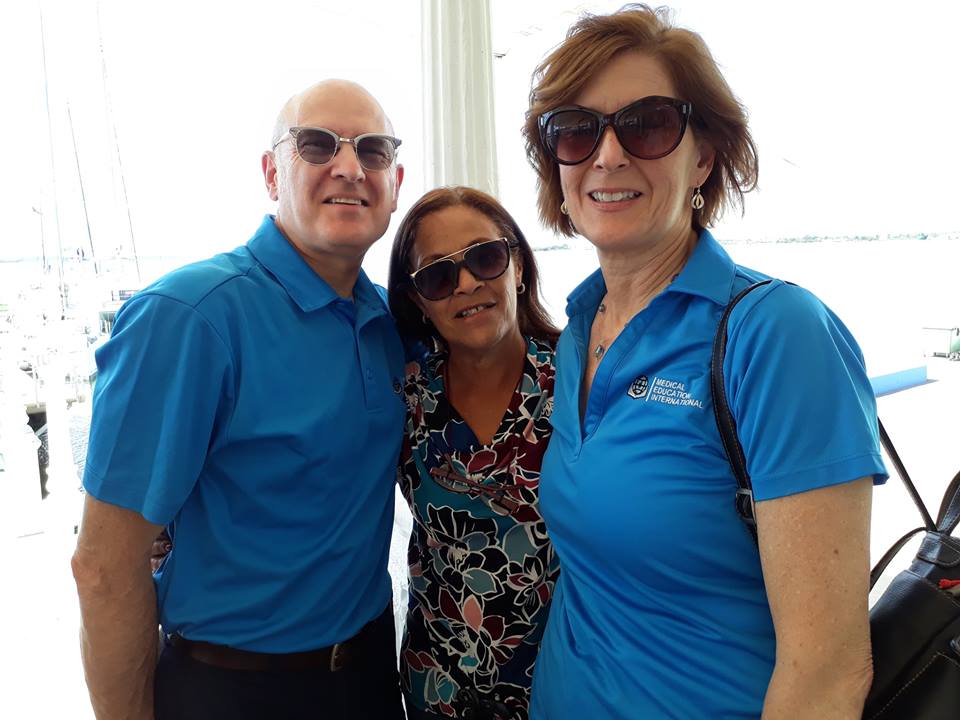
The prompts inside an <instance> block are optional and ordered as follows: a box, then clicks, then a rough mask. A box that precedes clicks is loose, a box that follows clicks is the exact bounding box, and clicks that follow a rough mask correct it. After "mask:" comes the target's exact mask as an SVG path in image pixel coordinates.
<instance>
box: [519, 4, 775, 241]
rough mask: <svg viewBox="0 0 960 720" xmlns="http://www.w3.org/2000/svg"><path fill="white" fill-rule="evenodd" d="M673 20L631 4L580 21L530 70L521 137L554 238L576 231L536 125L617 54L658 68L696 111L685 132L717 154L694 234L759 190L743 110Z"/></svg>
mask: <svg viewBox="0 0 960 720" xmlns="http://www.w3.org/2000/svg"><path fill="white" fill-rule="evenodd" d="M670 14H671V13H670V9H669V8H665V7H659V8H656V9H653V8H651V7H649V6H648V5H639V4H632V5H625V6H624V7H623V8H621V9H620V10H619V11H617V12H615V13H613V14H611V15H589V14H588V15H584V16H582V17H581V18H580V19H579V20H578V21H577V22H576V23H574V24H573V25H572V26H571V27H570V29H569V30H568V31H567V37H566V39H565V40H564V41H563V42H562V43H560V45H558V46H557V47H556V49H554V51H553V52H551V53H550V55H548V56H547V58H546V59H545V60H544V61H543V62H541V63H540V65H539V66H538V67H537V69H536V70H534V73H533V82H532V87H531V90H530V107H529V108H528V109H527V114H526V122H525V123H524V126H523V134H524V138H525V144H526V149H527V159H528V160H529V161H530V164H531V165H532V166H533V169H534V170H536V172H537V175H538V176H539V178H540V182H539V184H538V188H539V190H538V197H537V205H538V207H539V210H540V219H541V220H542V221H543V223H544V224H545V225H546V226H547V227H549V228H551V229H553V230H555V231H556V232H559V233H561V234H563V235H573V234H574V233H575V229H574V227H573V224H572V223H571V222H570V218H569V217H568V216H567V215H564V214H563V213H561V212H560V203H561V202H562V200H563V192H562V190H561V188H560V170H559V168H558V166H557V164H556V163H555V162H554V161H553V160H552V159H551V158H550V156H549V155H547V153H546V151H545V150H544V148H543V145H542V144H541V141H540V132H539V127H538V120H539V118H540V116H541V115H542V114H543V113H545V112H546V111H548V110H552V109H553V108H556V107H560V106H562V105H566V104H569V103H570V102H572V100H573V98H574V97H576V96H577V95H578V94H579V93H580V91H581V90H582V89H583V87H584V86H585V85H586V84H587V83H589V82H590V80H591V78H592V76H593V72H594V70H595V69H596V68H601V67H603V66H604V65H605V64H606V63H608V62H610V60H611V59H613V57H614V56H615V55H618V54H620V53H622V52H627V51H638V52H641V53H647V54H649V55H650V56H651V57H653V58H655V59H657V60H658V61H660V62H661V63H662V64H663V66H664V68H665V69H666V71H667V74H668V75H669V76H670V79H671V80H672V81H673V85H674V88H675V89H676V91H677V93H679V95H680V98H681V99H683V100H688V101H689V102H691V103H692V104H693V114H692V117H691V119H690V125H691V127H692V128H693V130H694V132H695V133H696V135H697V137H698V138H701V139H703V140H705V141H706V142H707V143H709V144H710V145H711V147H713V149H714V151H715V152H716V159H715V161H714V169H713V172H711V173H710V176H709V177H708V178H707V180H706V182H705V183H704V184H703V185H702V186H701V188H700V192H701V194H702V195H703V199H704V205H703V208H702V209H701V210H700V211H699V212H698V213H696V214H695V216H694V219H693V224H694V227H695V228H703V227H710V226H712V225H714V224H715V223H716V222H717V220H719V219H720V217H721V216H722V215H723V213H724V211H725V210H726V209H727V208H729V207H732V206H739V207H740V208H742V207H743V195H744V193H746V192H749V191H750V190H753V189H754V188H755V187H756V186H757V148H756V145H754V143H753V138H752V137H751V136H750V130H749V128H748V127H747V112H746V110H745V108H744V107H743V105H741V104H740V101H739V100H738V99H737V98H736V96H735V95H734V94H733V91H732V90H731V89H730V86H729V85H728V84H727V81H726V80H725V79H724V77H723V75H722V74H721V73H720V69H719V68H718V67H717V63H716V61H715V60H714V59H713V56H712V55H711V54H710V50H709V49H708V48H707V45H706V43H704V41H703V38H701V37H700V36H699V35H698V34H697V33H695V32H691V31H690V30H684V29H682V28H678V27H675V26H674V25H673V24H672V20H671V17H670Z"/></svg>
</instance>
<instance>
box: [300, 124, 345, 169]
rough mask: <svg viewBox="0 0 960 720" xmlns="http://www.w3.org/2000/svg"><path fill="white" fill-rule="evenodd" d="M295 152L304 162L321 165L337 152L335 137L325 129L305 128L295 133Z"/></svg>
mask: <svg viewBox="0 0 960 720" xmlns="http://www.w3.org/2000/svg"><path fill="white" fill-rule="evenodd" d="M297 152H298V153H299V154H300V157H301V158H303V159H304V160H305V161H306V162H308V163H312V164H313V165H323V164H324V163H328V162H330V161H331V160H332V159H333V156H334V153H336V152H337V138H336V137H334V135H333V133H329V132H327V131H325V130H317V129H314V128H305V129H303V130H301V131H300V132H298V133H297Z"/></svg>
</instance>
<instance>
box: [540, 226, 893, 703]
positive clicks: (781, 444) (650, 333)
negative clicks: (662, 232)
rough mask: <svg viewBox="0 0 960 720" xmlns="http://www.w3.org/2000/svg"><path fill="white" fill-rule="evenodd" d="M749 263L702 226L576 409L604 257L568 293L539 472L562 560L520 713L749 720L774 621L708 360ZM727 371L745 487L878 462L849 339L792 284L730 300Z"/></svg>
mask: <svg viewBox="0 0 960 720" xmlns="http://www.w3.org/2000/svg"><path fill="white" fill-rule="evenodd" d="M763 277H764V276H762V275H760V274H758V273H755V272H752V271H749V270H746V269H744V268H741V267H738V266H736V265H734V263H733V262H732V261H731V260H730V258H729V256H728V255H727V254H726V252H724V250H723V249H722V248H721V247H720V245H719V244H718V243H717V242H716V241H715V240H714V239H713V237H712V236H711V235H710V233H709V232H706V231H704V232H702V233H701V235H700V238H699V240H698V243H697V245H696V247H695V249H694V251H693V253H692V254H691V257H690V258H689V260H688V262H687V264H686V266H685V267H684V269H683V271H682V272H681V273H680V274H679V275H678V276H677V277H676V278H675V279H674V281H673V282H672V283H671V284H670V286H669V287H668V288H667V289H666V290H664V292H662V293H661V294H660V295H658V296H657V297H656V298H654V300H653V301H652V302H651V303H650V305H649V306H648V307H647V308H646V309H645V310H643V311H642V312H640V313H638V314H637V315H636V316H635V317H634V318H633V319H632V320H631V321H630V323H629V324H628V325H627V327H626V328H625V329H624V330H623V332H622V333H621V334H620V336H619V337H618V338H617V340H616V341H615V342H614V343H613V345H612V346H611V347H610V348H609V349H608V350H607V352H606V353H605V355H604V357H603V360H602V362H601V363H600V367H599V368H598V370H597V373H596V376H595V378H594V380H593V385H592V387H591V390H590V397H589V400H588V404H587V407H586V412H585V414H584V419H583V423H582V424H581V421H580V416H579V395H580V383H581V378H582V376H583V369H584V358H585V357H586V353H587V352H588V348H587V347H586V343H587V341H588V339H589V334H590V324H591V322H592V320H593V317H594V315H595V313H596V310H597V307H598V305H599V303H600V300H601V298H602V297H603V295H604V292H605V287H604V283H603V278H602V276H601V275H600V273H599V272H597V273H595V274H594V275H593V276H591V277H590V278H588V279H587V280H586V281H585V282H584V283H583V284H582V285H581V286H580V287H579V288H578V289H577V290H576V291H575V292H574V293H573V294H572V295H571V296H570V297H569V304H568V307H567V313H568V315H569V316H570V322H569V325H568V326H567V329H566V330H565V331H564V333H563V335H562V337H561V339H560V342H559V345H558V348H557V380H556V389H555V395H554V408H553V414H552V416H551V422H552V424H553V427H554V431H553V437H552V439H551V441H550V447H549V449H548V450H547V455H546V458H545V460H544V464H543V471H542V481H541V486H540V503H541V509H542V512H543V515H544V518H545V520H546V523H547V529H548V531H549V533H550V537H551V539H552V540H553V543H554V546H555V548H556V550H557V554H558V556H559V558H560V566H561V573H560V580H559V582H558V584H557V589H556V594H555V596H554V601H553V607H552V609H551V612H550V618H549V620H548V622H547V629H546V634H545V637H544V641H543V646H542V649H541V652H540V656H539V657H538V659H537V666H536V671H535V675H534V681H533V701H532V712H531V717H532V718H534V720H567V719H570V720H574V719H576V720H582V718H591V720H613V719H614V718H622V719H624V720H626V719H628V718H629V719H631V720H633V719H635V718H683V719H684V720H690V719H691V718H746V717H754V718H755V717H759V715H760V712H761V709H762V705H763V698H764V694H765V692H766V688H767V684H768V683H769V679H770V674H771V672H772V670H773V665H774V659H775V646H774V629H773V622H772V620H771V617H770V610H769V607H768V604H767V598H766V594H765V591H764V586H763V576H762V573H761V569H760V561H759V556H758V553H757V548H756V546H755V545H754V542H753V540H752V538H751V537H750V535H749V533H748V532H747V530H746V529H745V527H744V526H743V524H742V523H741V521H740V519H739V517H737V514H736V512H735V511H734V506H733V499H734V492H735V488H736V482H735V480H734V478H733V476H732V474H731V472H730V468H729V465H728V463H727V460H726V458H725V456H724V453H723V449H722V445H721V441H720V437H719V434H718V432H717V429H716V424H715V421H714V415H713V407H712V402H711V398H710V385H709V366H710V353H711V346H712V341H713V337H714V333H715V331H716V328H717V323H718V321H719V319H720V315H721V313H722V311H723V309H724V307H725V306H726V305H727V303H728V302H729V301H730V300H731V298H732V297H733V296H734V295H735V294H736V293H737V292H739V291H740V290H741V289H743V288H745V287H746V286H747V285H749V284H751V283H752V282H755V281H756V280H759V279H762V278H763ZM724 378H725V382H726V388H727V392H728V396H729V399H730V406H731V409H732V412H733V413H734V416H735V417H736V420H737V424H738V434H739V436H740V440H741V443H742V444H743V447H744V452H745V454H746V457H747V465H748V470H749V472H750V474H751V477H752V480H753V486H754V490H755V492H756V497H757V499H758V500H768V499H771V498H777V497H781V496H785V495H790V494H794V493H800V492H804V491H805V490H810V489H813V488H820V487H825V486H828V485H833V484H837V483H844V482H848V481H851V480H855V479H857V478H860V477H863V476H873V477H874V479H875V481H877V482H882V481H883V480H884V479H885V478H886V474H885V471H884V467H883V463H882V460H881V456H880V450H879V447H878V443H877V435H876V433H877V428H876V404H875V401H874V397H873V393H872V391H871V388H870V383H869V381H868V379H867V375H866V372H865V369H864V363H863V358H862V356H861V353H860V350H859V348H858V347H857V344H856V342H855V341H854V339H853V337H852V336H851V335H850V333H849V332H848V331H847V329H846V328H845V327H844V326H843V324H842V323H841V322H840V320H839V319H837V318H836V316H834V315H833V313H832V312H830V310H829V309H827V308H826V307H825V306H824V305H823V304H822V303H821V302H820V301H819V300H817V299H816V298H815V297H814V296H813V295H811V294H810V293H809V292H807V291H806V290H803V289H801V288H798V287H795V286H791V285H786V284H784V283H782V282H779V281H775V282H774V283H772V284H771V285H769V286H766V287H764V288H762V289H759V290H755V291H754V292H753V293H751V294H750V295H748V296H747V298H745V299H744V300H743V301H742V302H741V303H740V304H739V305H738V306H737V308H736V310H734V312H733V315H732V317H731V320H730V324H729V345H728V348H727V356H726V361H725V363H724Z"/></svg>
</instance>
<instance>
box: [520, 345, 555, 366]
mask: <svg viewBox="0 0 960 720" xmlns="http://www.w3.org/2000/svg"><path fill="white" fill-rule="evenodd" d="M526 340H527V359H528V360H529V361H530V362H531V363H532V364H533V365H535V366H537V367H540V368H543V369H549V370H550V371H551V372H552V370H553V367H554V365H555V363H556V352H557V348H556V342H553V341H550V340H546V339H543V338H535V337H528V338H526Z"/></svg>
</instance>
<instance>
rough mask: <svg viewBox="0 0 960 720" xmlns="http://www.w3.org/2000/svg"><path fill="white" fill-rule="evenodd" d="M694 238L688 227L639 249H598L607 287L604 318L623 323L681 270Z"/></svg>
mask: <svg viewBox="0 0 960 720" xmlns="http://www.w3.org/2000/svg"><path fill="white" fill-rule="evenodd" d="M696 242H697V233H696V232H695V231H694V230H690V231H688V232H682V233H680V234H678V235H676V236H675V237H671V238H664V240H663V241H661V242H660V243H658V244H656V245H653V246H650V247H648V248H644V249H643V250H642V251H640V252H637V251H636V250H635V249H634V250H631V251H629V252H601V253H598V255H599V259H600V269H601V271H602V273H603V281H604V284H605V285H606V287H607V294H606V297H605V298H604V300H603V305H604V312H605V314H606V316H607V318H606V319H607V322H608V323H610V324H611V325H614V326H616V327H623V326H624V325H626V324H627V323H628V322H629V321H630V320H631V318H633V316H634V315H636V314H637V313H638V312H640V311H641V310H643V309H644V308H645V307H646V306H647V305H648V304H649V303H650V301H651V300H652V299H653V298H654V297H656V295H657V294H658V293H659V292H660V291H661V290H663V289H664V288H665V287H666V286H667V285H669V284H670V283H671V282H672V280H673V278H675V277H676V276H677V275H678V274H679V273H680V271H681V270H683V266H684V265H685V264H686V262H687V258H689V257H690V253H691V252H692V251H693V247H694V245H696Z"/></svg>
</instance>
